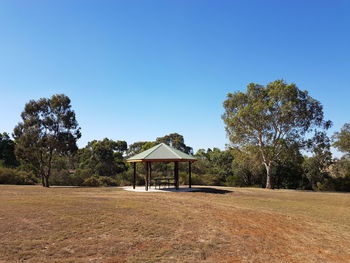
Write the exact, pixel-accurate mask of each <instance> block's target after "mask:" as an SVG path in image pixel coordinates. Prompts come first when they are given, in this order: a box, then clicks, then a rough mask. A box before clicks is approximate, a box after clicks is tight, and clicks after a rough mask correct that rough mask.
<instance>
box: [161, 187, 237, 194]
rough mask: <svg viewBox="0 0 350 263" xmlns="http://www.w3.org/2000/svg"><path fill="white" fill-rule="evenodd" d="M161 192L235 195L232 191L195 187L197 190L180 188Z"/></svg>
mask: <svg viewBox="0 0 350 263" xmlns="http://www.w3.org/2000/svg"><path fill="white" fill-rule="evenodd" d="M160 191H163V192H173V193H180V192H181V193H208V194H228V193H233V191H230V190H224V189H217V188H212V187H195V188H180V189H179V190H176V189H175V188H161V189H160Z"/></svg>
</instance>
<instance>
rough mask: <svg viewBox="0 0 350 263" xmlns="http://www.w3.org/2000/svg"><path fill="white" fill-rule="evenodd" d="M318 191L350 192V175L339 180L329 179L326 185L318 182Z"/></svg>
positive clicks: (326, 180)
mask: <svg viewBox="0 0 350 263" xmlns="http://www.w3.org/2000/svg"><path fill="white" fill-rule="evenodd" d="M317 190H319V191H340V192H350V175H347V176H345V177H338V178H327V179H325V182H324V183H320V182H317Z"/></svg>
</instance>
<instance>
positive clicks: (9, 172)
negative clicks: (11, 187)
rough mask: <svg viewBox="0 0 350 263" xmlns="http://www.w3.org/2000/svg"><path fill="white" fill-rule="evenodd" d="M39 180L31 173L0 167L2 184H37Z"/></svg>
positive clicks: (0, 181)
mask: <svg viewBox="0 0 350 263" xmlns="http://www.w3.org/2000/svg"><path fill="white" fill-rule="evenodd" d="M37 182H38V181H37V178H36V177H35V176H34V175H33V173H31V172H26V171H21V170H18V169H12V168H4V167H0V184H21V185H29V184H36V183H37Z"/></svg>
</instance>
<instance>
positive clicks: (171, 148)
mask: <svg viewBox="0 0 350 263" xmlns="http://www.w3.org/2000/svg"><path fill="white" fill-rule="evenodd" d="M164 145H165V146H167V147H168V148H169V149H170V150H171V152H172V153H173V154H175V155H176V156H177V157H179V158H180V159H183V158H182V157H181V156H180V155H178V154H177V152H175V151H174V150H177V149H175V148H173V147H171V146H169V145H167V144H165V143H164Z"/></svg>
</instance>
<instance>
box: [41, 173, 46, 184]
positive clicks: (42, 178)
mask: <svg viewBox="0 0 350 263" xmlns="http://www.w3.org/2000/svg"><path fill="white" fill-rule="evenodd" d="M41 184H42V185H43V187H45V180H44V176H43V175H41Z"/></svg>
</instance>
